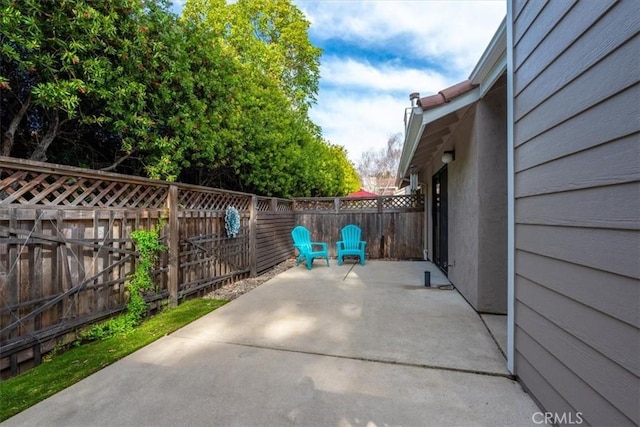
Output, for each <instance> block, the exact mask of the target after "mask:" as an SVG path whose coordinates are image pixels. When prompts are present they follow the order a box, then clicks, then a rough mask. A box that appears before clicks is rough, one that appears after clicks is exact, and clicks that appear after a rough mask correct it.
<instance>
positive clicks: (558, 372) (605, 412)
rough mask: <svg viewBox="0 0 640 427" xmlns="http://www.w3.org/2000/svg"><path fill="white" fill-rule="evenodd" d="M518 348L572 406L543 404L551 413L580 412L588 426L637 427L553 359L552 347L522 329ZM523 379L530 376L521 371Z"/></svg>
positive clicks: (556, 403) (518, 339)
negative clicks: (541, 367) (541, 368)
mask: <svg viewBox="0 0 640 427" xmlns="http://www.w3.org/2000/svg"><path fill="white" fill-rule="evenodd" d="M518 309H519V310H521V309H522V307H521V306H518ZM522 311H524V310H522ZM545 344H548V343H545ZM516 345H517V346H518V347H519V349H520V350H521V351H522V352H523V353H524V354H527V357H528V360H529V361H530V363H531V364H532V367H533V368H535V367H536V366H544V367H545V372H544V378H545V380H546V381H547V383H548V386H549V387H551V388H553V390H555V392H556V393H558V394H559V395H560V396H562V397H563V400H564V403H565V404H567V403H568V405H569V406H568V407H567V406H565V405H558V403H559V402H557V401H551V402H548V403H546V404H545V405H544V406H545V407H546V408H547V409H548V410H549V411H551V412H555V413H558V414H559V415H562V413H563V412H571V413H573V414H574V415H575V413H576V412H581V413H582V418H583V419H584V421H585V422H586V423H588V425H594V426H618V427H623V426H632V425H634V424H635V421H634V420H632V419H630V418H629V417H627V416H626V415H625V414H624V413H623V412H622V411H621V410H620V409H619V408H618V407H616V406H614V405H612V404H611V402H610V401H609V400H607V399H606V398H604V397H603V396H602V395H601V394H600V393H599V390H594V389H593V388H592V387H590V386H589V385H588V384H587V383H586V382H585V381H584V380H583V379H582V378H581V377H579V376H577V375H576V374H574V373H573V372H572V371H571V369H569V367H568V366H567V365H565V364H563V363H561V362H560V361H559V360H558V359H557V358H556V357H554V356H553V354H552V353H551V352H550V351H549V348H547V347H544V346H543V345H541V344H540V343H538V342H537V341H535V340H534V339H533V338H532V337H531V336H530V335H528V334H527V333H526V332H524V331H522V330H520V334H518V337H517V342H516ZM576 361H577V360H576V359H575V357H573V360H572V363H575V362H576ZM520 376H521V377H522V378H526V379H529V378H531V377H530V376H527V373H526V372H522V373H521V374H520ZM620 392H621V390H617V393H619V394H620V395H622V393H620ZM547 393H548V391H547ZM615 393H616V391H615V390H614V394H615ZM616 396H617V394H616ZM616 399H617V397H616ZM571 402H580V404H579V405H574V404H571ZM549 408H553V409H549ZM592 408H597V410H595V411H594V410H586V409H592ZM574 419H575V418H574ZM636 419H637V416H636ZM583 425H584V424H583Z"/></svg>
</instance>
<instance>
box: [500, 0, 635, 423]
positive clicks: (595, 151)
mask: <svg viewBox="0 0 640 427" xmlns="http://www.w3.org/2000/svg"><path fill="white" fill-rule="evenodd" d="M514 1H515V2H516V3H517V4H515V5H513V6H514V7H512V8H511V9H512V10H515V11H517V15H515V16H516V21H515V23H514V25H513V31H514V34H513V36H514V37H513V39H514V61H515V64H514V76H513V79H512V82H514V94H515V95H514V115H515V117H514V120H515V123H514V146H515V147H516V148H515V151H514V169H515V176H514V186H515V187H514V192H515V198H516V200H515V223H516V224H515V274H516V277H515V298H516V301H515V323H516V327H515V371H516V374H517V375H518V377H519V378H520V380H521V381H522V383H523V385H524V386H525V388H527V389H528V390H529V391H530V392H531V394H532V395H533V396H534V398H535V399H536V400H537V401H538V402H540V404H541V405H542V406H543V407H544V409H545V410H547V411H552V412H556V413H563V412H573V413H575V412H577V411H579V412H582V414H583V417H584V420H585V422H586V423H588V424H592V425H634V424H636V425H638V424H640V412H639V411H638V402H639V401H640V358H639V357H638V355H640V330H639V329H640V280H639V279H640V149H639V147H640V144H639V138H640V129H639V127H640V123H639V121H638V117H640V107H639V105H638V104H639V103H638V99H640V85H639V84H638V81H639V72H638V59H637V58H638V57H639V55H640V47H639V43H638V37H637V33H638V31H639V27H640V15H639V14H638V3H637V1H634V0H623V1H620V2H613V1H601V2H524V1H520V0H514ZM520 21H521V22H520Z"/></svg>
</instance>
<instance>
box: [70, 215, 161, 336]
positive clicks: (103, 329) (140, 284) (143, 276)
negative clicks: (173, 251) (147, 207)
mask: <svg viewBox="0 0 640 427" xmlns="http://www.w3.org/2000/svg"><path fill="white" fill-rule="evenodd" d="M163 227H164V222H160V223H159V224H158V225H156V226H155V227H154V228H153V229H151V230H136V231H134V232H132V233H131V238H132V239H133V241H134V242H135V244H136V247H137V249H138V253H139V254H140V260H139V262H138V266H137V267H136V271H135V272H134V273H133V275H132V277H131V280H129V282H128V284H127V289H128V291H129V301H128V302H127V306H126V311H125V312H124V313H122V314H121V315H119V316H116V317H114V318H111V319H109V320H107V321H105V322H102V323H99V324H96V325H93V326H92V327H91V328H90V329H89V330H88V331H86V332H83V333H81V334H79V338H80V340H81V341H93V340H102V339H105V338H109V337H112V336H113V335H115V334H126V333H128V332H131V331H132V330H133V328H134V327H135V326H137V325H138V324H139V323H140V321H141V320H142V319H143V318H144V317H145V315H146V314H147V302H146V301H145V299H144V296H143V293H144V291H146V290H150V289H153V288H154V283H153V278H152V277H151V269H152V268H153V265H154V264H155V262H156V261H157V260H158V255H159V253H160V252H162V251H163V250H165V246H164V245H162V244H161V243H160V230H161V229H162V228H163Z"/></svg>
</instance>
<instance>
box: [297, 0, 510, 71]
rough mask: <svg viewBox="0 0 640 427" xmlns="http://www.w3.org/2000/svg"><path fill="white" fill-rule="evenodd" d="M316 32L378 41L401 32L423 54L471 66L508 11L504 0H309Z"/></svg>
mask: <svg viewBox="0 0 640 427" xmlns="http://www.w3.org/2000/svg"><path fill="white" fill-rule="evenodd" d="M295 3H296V5H297V6H298V7H299V8H300V9H301V10H302V11H303V12H305V14H306V16H307V18H308V19H309V20H310V21H311V25H312V31H314V34H315V36H316V37H318V38H320V39H324V40H329V39H332V38H336V37H338V38H341V39H344V40H346V41H351V42H354V41H356V42H361V43H371V44H378V43H380V42H384V41H385V40H391V39H394V38H397V37H400V36H402V37H403V38H405V37H406V39H407V40H408V46H407V49H409V50H410V51H411V52H413V54H414V55H415V56H416V57H420V58H423V59H434V58H440V59H444V60H446V61H447V62H449V63H450V64H451V65H453V66H455V67H463V68H471V67H473V65H475V63H476V62H477V60H478V59H479V58H480V55H481V54H482V52H483V51H484V48H485V47H486V45H487V44H488V42H489V40H490V39H491V36H492V35H493V33H494V32H495V30H496V29H497V27H498V25H499V24H500V22H501V21H502V19H503V18H504V16H505V15H506V2H504V1H495V0H494V1H480V0H473V1H451V0H443V1H435V0H428V1H425V0H422V1H420V0H413V1H400V0H386V1H385V0H378V1H317V2H316V1H304V0H298V1H296V2H295Z"/></svg>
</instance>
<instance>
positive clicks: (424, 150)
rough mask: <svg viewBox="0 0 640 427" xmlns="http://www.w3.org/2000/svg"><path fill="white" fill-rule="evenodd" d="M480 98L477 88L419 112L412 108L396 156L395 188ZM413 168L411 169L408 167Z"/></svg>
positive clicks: (442, 142)
mask: <svg viewBox="0 0 640 427" xmlns="http://www.w3.org/2000/svg"><path fill="white" fill-rule="evenodd" d="M478 99H480V87H477V88H475V89H473V90H471V91H469V92H467V93H465V94H463V95H461V96H459V97H457V98H455V99H453V100H452V101H450V102H448V103H446V104H442V105H441V106H440V107H437V108H433V109H431V110H426V111H422V108H420V107H416V108H414V109H413V111H412V112H411V116H410V118H409V122H408V125H407V131H406V132H405V140H404V146H403V148H402V155H401V156H400V166H399V168H398V178H397V179H396V186H397V187H403V186H404V185H403V182H404V181H405V180H406V179H407V178H408V177H409V175H410V174H411V173H412V169H414V170H415V169H416V167H418V165H421V164H424V163H426V162H427V161H428V160H429V159H431V157H432V156H433V154H434V153H435V152H436V151H438V149H439V147H440V146H441V145H442V144H444V142H445V141H446V140H447V139H448V138H449V136H450V135H451V134H452V133H453V131H454V129H455V127H456V126H457V125H458V123H459V121H460V119H461V118H462V117H463V116H464V114H465V113H466V111H467V109H468V108H469V107H470V106H471V105H473V104H474V103H475V102H476V101H477V100H478ZM412 166H413V167H412Z"/></svg>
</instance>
